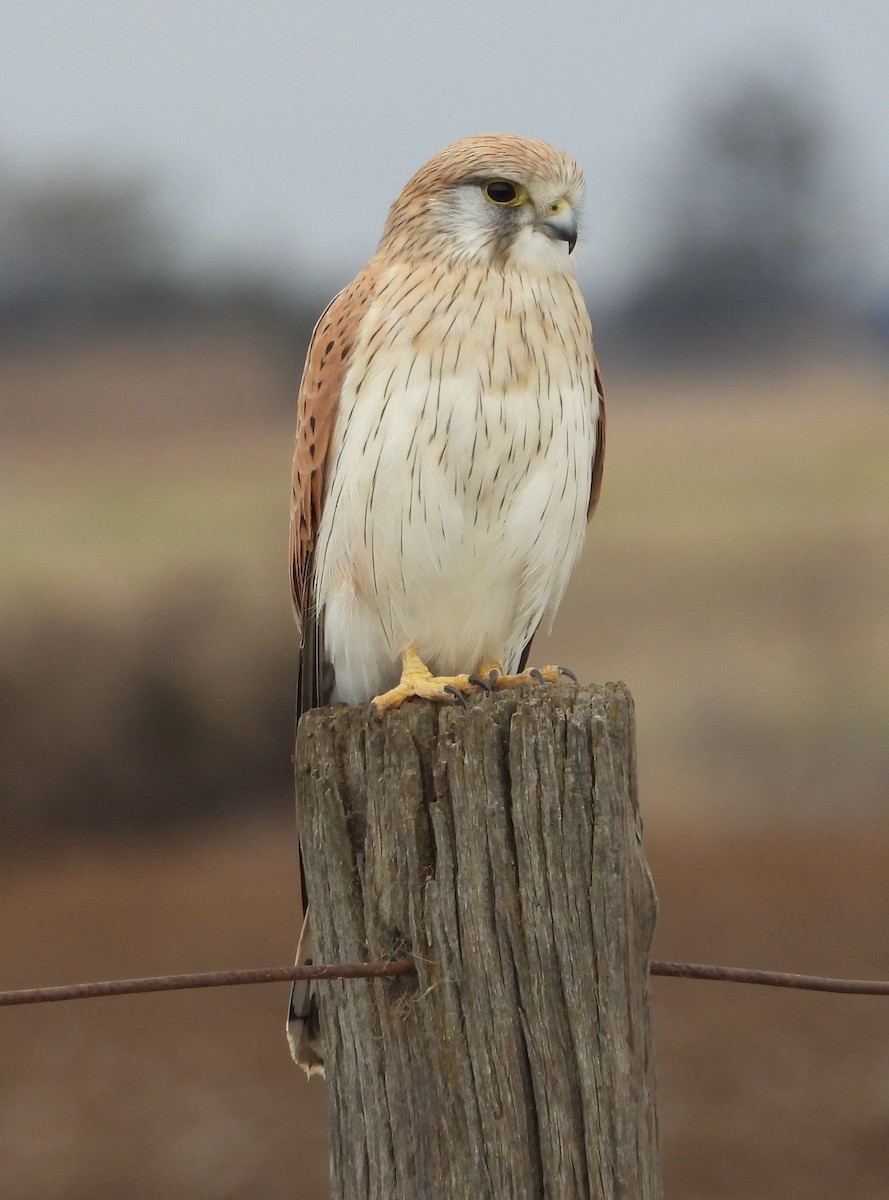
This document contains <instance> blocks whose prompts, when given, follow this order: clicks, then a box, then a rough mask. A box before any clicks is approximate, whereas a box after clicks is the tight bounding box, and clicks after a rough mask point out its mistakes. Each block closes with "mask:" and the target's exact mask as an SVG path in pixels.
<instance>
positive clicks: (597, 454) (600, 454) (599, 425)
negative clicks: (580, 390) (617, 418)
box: [586, 358, 605, 520]
mask: <svg viewBox="0 0 889 1200" xmlns="http://www.w3.org/2000/svg"><path fill="white" fill-rule="evenodd" d="M593 362H594V363H595V369H594V372H593V379H594V381H595V384H596V391H597V392H598V393H599V415H598V417H597V419H596V449H595V450H594V451H593V477H592V482H591V484H590V503H589V508H587V512H586V515H587V520H589V519H590V517H591V516H592V515H593V513H594V512H595V511H596V505H597V504H598V503H599V495H600V493H601V491H602V472H603V470H604V468H605V389H604V388H603V387H602V376H601V374H600V372H599V364H598V363H597V362H596V360H595V358H594V359H593Z"/></svg>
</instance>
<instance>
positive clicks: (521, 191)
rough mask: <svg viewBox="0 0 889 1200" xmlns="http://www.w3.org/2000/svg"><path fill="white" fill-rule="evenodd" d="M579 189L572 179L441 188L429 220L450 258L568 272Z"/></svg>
mask: <svg viewBox="0 0 889 1200" xmlns="http://www.w3.org/2000/svg"><path fill="white" fill-rule="evenodd" d="M580 200H581V188H580V187H579V186H578V183H577V181H576V180H575V179H559V180H556V181H549V180H547V181H542V180H535V181H532V182H531V183H530V184H526V183H522V182H521V181H519V180H517V179H514V178H512V179H506V178H498V177H494V178H492V179H483V180H472V181H471V182H468V183H461V184H458V185H456V186H453V187H450V188H446V189H444V190H443V191H442V192H441V194H440V195H438V196H436V197H435V198H434V199H433V200H432V202H431V203H430V205H429V209H428V217H430V218H432V222H434V224H435V226H436V227H437V229H436V233H438V234H439V235H443V236H444V239H445V240H446V242H447V243H448V245H449V251H450V255H451V256H453V257H458V258H460V259H464V260H469V261H471V262H473V263H474V264H477V265H485V266H495V265H496V266H500V267H512V268H514V269H519V270H532V271H554V270H555V271H567V270H569V269H570V265H569V261H568V259H569V254H570V253H571V251H572V250H573V248H574V243H575V240H576V236H577V224H576V213H577V209H578V207H579V204H580Z"/></svg>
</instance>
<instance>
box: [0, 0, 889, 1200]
mask: <svg viewBox="0 0 889 1200" xmlns="http://www.w3.org/2000/svg"><path fill="white" fill-rule="evenodd" d="M3 27H4V28H3V37H2V39H0V114H2V115H0V800H2V806H0V855H2V859H0V960H2V964H3V967H2V973H3V979H2V986H3V987H10V988H11V987H24V986H36V985H40V984H52V983H62V982H71V981H77V980H85V979H92V978H113V977H118V976H133V975H146V974H155V973H158V974H160V973H166V972H178V971H190V970H202V969H206V970H211V969H222V968H229V967H246V966H251V965H270V964H277V963H283V962H287V961H289V958H290V956H291V955H292V952H293V948H294V944H295V938H296V913H297V890H298V888H297V872H296V856H295V839H294V831H293V819H292V802H291V788H290V750H291V732H292V699H293V690H294V671H295V656H296V644H295V635H294V630H293V626H292V623H291V616H290V610H289V595H288V584H287V569H286V525H287V519H288V506H289V497H288V489H289V471H290V458H291V445H292V429H293V417H294V400H295V394H296V389H297V385H298V380H299V373H300V369H301V362H302V356H303V354H304V351H305V346H306V343H307V339H308V336H309V333H310V330H311V326H312V323H313V321H314V319H315V317H316V316H317V315H318V313H319V312H320V311H321V309H322V307H323V306H324V304H325V303H326V302H327V300H328V299H329V298H330V296H331V295H332V294H333V293H334V292H335V291H336V290H337V289H338V288H339V287H341V286H342V285H343V284H344V283H345V282H347V281H348V279H350V278H351V276H352V275H353V274H354V273H355V271H356V270H357V269H358V268H359V267H360V266H361V265H362V264H363V262H364V261H365V260H366V258H367V257H368V256H369V254H370V252H371V251H372V249H373V247H374V245H375V241H376V238H377V236H378V235H379V231H380V229H381V227H382V223H383V220H384V217H385V212H386V208H387V206H388V204H389V202H390V201H391V200H392V198H393V197H394V196H395V194H396V192H397V191H398V189H399V188H400V187H401V185H402V183H404V182H405V180H406V179H407V177H408V176H409V175H410V174H411V173H412V172H413V170H414V169H415V168H416V167H417V166H418V165H419V164H420V163H421V162H422V161H423V160H424V159H425V158H426V157H428V155H430V154H431V153H433V152H434V151H435V150H437V149H439V148H440V147H441V146H443V145H445V144H446V143H448V142H450V141H453V140H455V139H457V138H459V137H463V136H465V135H467V134H470V133H475V132H482V131H490V130H508V131H512V132H520V133H526V134H530V135H533V136H537V137H544V138H547V139H548V140H550V141H553V142H555V143H556V144H558V145H560V146H562V147H564V148H565V149H567V150H569V151H570V152H571V153H573V154H574V156H575V157H576V158H577V159H578V160H579V162H580V163H581V165H582V166H583V168H584V169H585V172H586V175H587V180H588V196H587V201H586V207H585V236H584V241H583V244H582V246H581V247H579V250H578V254H577V258H578V262H579V272H580V275H581V279H582V283H583V285H584V289H585V291H586V294H587V298H588V302H589V305H590V308H591V311H592V314H593V319H594V326H595V328H596V332H597V342H598V349H599V354H600V358H601V361H602V365H603V372H604V376H605V381H606V390H607V393H608V400H609V452H608V457H607V464H606V473H605V488H604V493H603V499H602V503H601V506H600V509H599V513H598V514H597V517H596V520H595V522H594V524H593V527H592V530H591V536H590V539H589V544H588V549H587V552H586V555H585V558H584V560H583V563H582V565H581V568H580V569H579V570H578V572H577V574H576V577H575V579H574V581H573V583H572V585H571V589H570V592H569V595H568V597H567V599H566V601H565V604H564V606H563V609H562V611H561V613H560V616H559V619H558V621H557V624H556V628H555V631H554V634H553V637H552V639H551V641H550V642H549V643H548V644H545V645H542V646H540V647H539V648H538V654H537V655H536V657H537V658H538V659H539V660H540V661H551V660H553V659H555V660H557V661H561V662H565V663H568V664H570V665H572V666H573V667H574V668H575V669H576V670H577V671H578V672H579V673H580V674H581V676H582V677H583V678H585V679H596V680H605V679H614V678H622V679H624V680H626V681H627V682H628V684H629V685H630V687H631V688H632V690H633V693H634V695H635V698H636V702H637V709H638V723H639V754H640V773H641V785H642V794H641V803H642V809H643V813H644V816H645V822H646V838H647V849H648V855H649V859H650V863H651V866H652V870H653V873H654V876H655V881H656V884H657V887H658V891H659V894H660V899H661V918H660V925H659V929H658V933H657V940H656V945H655V954H656V956H657V957H661V958H676V959H685V960H691V961H715V962H725V963H733V964H737V965H751V966H759V967H767V968H777V969H786V970H797V971H812V972H822V973H826V974H839V975H859V976H866V977H871V978H880V977H882V978H886V977H889V923H887V921H886V911H887V904H889V870H887V865H889V813H887V799H889V797H887V791H889V785H887V780H889V606H887V597H889V235H887V225H889V142H887V138H886V130H887V128H889V87H887V85H886V72H885V47H886V45H887V44H889V8H887V7H886V6H885V5H884V4H883V3H881V2H880V0H847V2H846V3H845V4H843V5H842V6H837V5H836V4H835V3H833V2H832V0H806V2H805V3H803V2H802V0H770V2H769V3H768V4H765V3H759V2H758V0H756V2H753V3H747V4H743V5H735V6H723V5H713V4H711V3H708V2H707V0H668V2H667V3H664V4H661V5H657V6H654V5H649V4H646V3H642V2H640V0H628V2H624V3H620V4H618V3H616V0H603V2H602V3H588V4H580V3H570V2H569V0H553V2H552V3H550V4H549V5H547V6H546V7H545V8H542V7H541V6H540V5H537V4H531V3H528V2H527V0H513V2H512V3H509V4H506V3H501V2H499V0H492V2H490V3H486V4H483V5H479V4H477V3H470V2H469V0H454V2H453V3H450V4H448V5H447V6H443V5H441V6H433V5H427V4H417V3H416V2H415V0H414V2H412V3H406V2H404V0H394V2H393V3H389V4H387V5H385V6H380V5H366V4H359V3H357V2H352V3H325V4H314V5H308V4H293V3H283V2H281V3H279V2H277V0H256V2H255V3H253V4H252V5H249V6H245V5H240V4H235V3H233V2H231V0H189V2H187V3H184V4H175V5H174V4H172V3H170V2H169V0H151V3H148V2H147V0H129V2H128V3H127V4H126V5H120V4H119V3H116V2H115V3H112V2H111V0H68V2H62V3H59V2H58V0H53V2H50V0H33V2H32V3H30V4H28V5H16V6H12V5H8V6H7V8H6V10H5V11H4V17H3ZM285 998H286V988H277V987H267V988H238V989H230V990H218V991H214V992H203V993H194V994H188V993H182V994H179V995H166V996H148V997H133V998H126V999H117V1000H113V1001H112V1000H105V1001H93V1002H91V1003H90V1004H89V1005H79V1004H70V1005H52V1006H43V1007H40V1008H34V1009H9V1010H4V1012H3V1013H2V1014H0V1026H2V1032H0V1194H2V1195H3V1196H4V1197H10V1198H15V1200H37V1198H38V1197H39V1198H40V1200H62V1198H65V1200H81V1198H83V1200H85V1198H87V1197H90V1198H94V1197H97V1196H106V1195H107V1196H110V1195H120V1194H124V1195H127V1196H129V1197H132V1198H133V1200H141V1198H142V1197H145V1198H147V1197H152V1198H154V1200H156V1198H159V1197H180V1196H189V1197H193V1198H203V1197H206V1198H208V1200H209V1198H210V1197H213V1198H214V1200H219V1198H231V1200H240V1198H246V1197H254V1196H256V1195H263V1196H265V1197H269V1198H272V1197H282V1198H283V1197H293V1196H298V1197H301V1198H305V1200H316V1198H317V1200H320V1198H321V1197H323V1196H325V1195H326V1172H327V1151H326V1143H325V1114H324V1092H323V1087H322V1086H321V1085H318V1084H314V1085H313V1086H312V1087H308V1086H307V1085H306V1084H305V1083H304V1082H303V1081H302V1079H301V1077H300V1075H299V1073H298V1072H297V1071H296V1070H295V1068H294V1067H293V1065H292V1064H291V1062H290V1059H289V1056H288V1053H287V1048H286V1045H285V1042H284V1039H283V1028H282V1026H283V1016H284V1007H285ZM653 1002H654V1017H655V1024H656V1028H655V1034H656V1048H657V1056H658V1071H659V1082H660V1114H661V1125H662V1137H663V1157H664V1175H665V1182H666V1186H667V1194H668V1196H673V1197H679V1196H681V1197H684V1200H723V1198H725V1200H728V1198H732V1200H742V1198H745V1200H748V1198H750V1197H754V1196H755V1197H756V1198H757V1200H770V1198H778V1197H782V1198H787V1197H806V1200H818V1198H821V1197H824V1198H827V1197H831V1198H834V1197H836V1196H839V1195H842V1196H855V1197H856V1200H877V1198H880V1200H884V1198H885V1196H886V1195H887V1194H889V1007H887V1002H886V1001H885V1000H880V999H877V998H857V997H847V998H843V997H830V996H816V995H806V994H796V993H772V992H770V991H767V990H762V989H744V988H740V987H729V986H728V985H714V984H707V983H685V982H679V981H670V980H658V981H656V982H655V984H654V986H653Z"/></svg>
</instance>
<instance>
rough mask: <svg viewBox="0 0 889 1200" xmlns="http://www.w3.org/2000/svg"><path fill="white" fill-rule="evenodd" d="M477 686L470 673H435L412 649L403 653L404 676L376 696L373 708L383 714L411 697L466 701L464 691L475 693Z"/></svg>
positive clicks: (371, 705) (371, 706) (373, 710)
mask: <svg viewBox="0 0 889 1200" xmlns="http://www.w3.org/2000/svg"><path fill="white" fill-rule="evenodd" d="M475 686H476V685H475V684H474V683H471V682H470V679H469V676H468V675H433V674H432V672H431V671H430V670H429V668H428V667H427V666H426V664H425V663H424V662H423V660H422V659H421V658H420V656H419V654H417V652H416V650H414V649H413V648H410V649H408V650H405V652H404V653H403V654H402V656H401V679H400V680H399V681H398V683H397V684H396V685H395V687H394V688H390V690H389V691H388V692H383V694H382V695H380V696H374V698H373V700H371V702H370V711H371V712H372V713H375V714H377V715H379V714H382V713H384V712H387V711H388V710H389V709H390V708H400V707H401V706H402V704H404V702H405V700H408V699H410V697H411V696H419V697H420V698H421V699H423V700H439V701H444V702H445V703H453V702H454V701H459V702H460V703H461V704H462V703H463V695H464V693H467V694H468V693H469V692H474V691H475Z"/></svg>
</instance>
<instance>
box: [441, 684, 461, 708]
mask: <svg viewBox="0 0 889 1200" xmlns="http://www.w3.org/2000/svg"><path fill="white" fill-rule="evenodd" d="M441 690H442V691H443V692H446V693H447V694H448V695H449V696H453V697H454V699H455V700H457V701H458V702H459V703H460V704H462V705H463V707H464V708H465V707H466V701H465V700H464V699H463V693H462V692H461V691H460V689H459V688H458V687H454V685H453V684H452V683H446V684H445V685H444V687H443V688H442V689H441Z"/></svg>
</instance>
